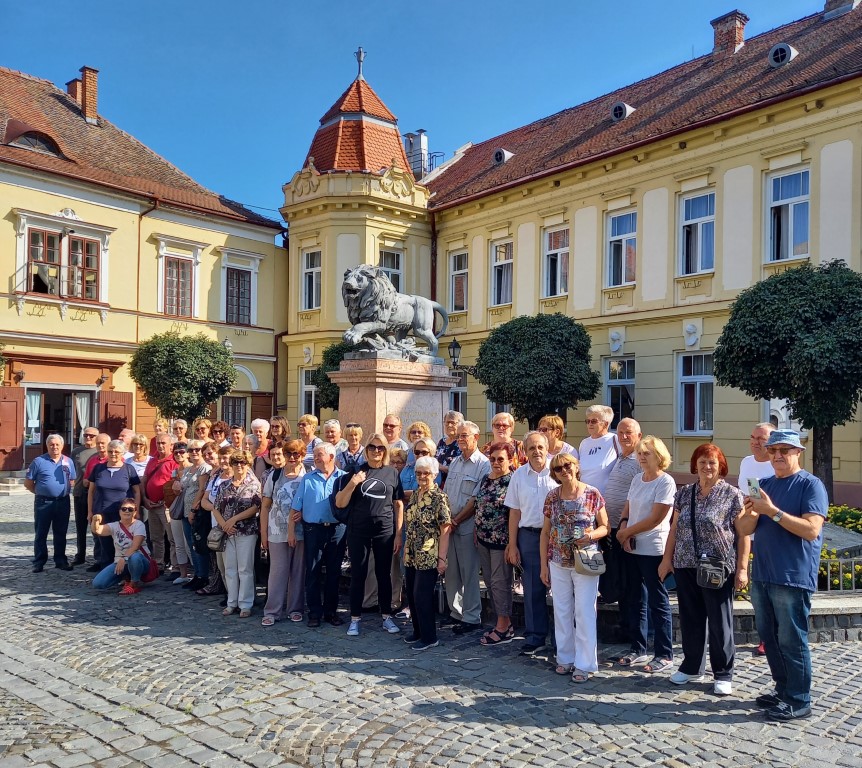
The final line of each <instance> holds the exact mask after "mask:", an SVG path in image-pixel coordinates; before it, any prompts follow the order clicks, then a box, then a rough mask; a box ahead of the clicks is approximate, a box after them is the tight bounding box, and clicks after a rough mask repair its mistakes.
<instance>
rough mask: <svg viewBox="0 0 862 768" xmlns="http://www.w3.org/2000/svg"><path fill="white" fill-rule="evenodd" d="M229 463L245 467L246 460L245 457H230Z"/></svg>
mask: <svg viewBox="0 0 862 768" xmlns="http://www.w3.org/2000/svg"><path fill="white" fill-rule="evenodd" d="M230 463H231V464H233V465H234V466H235V467H247V466H248V462H247V461H246V460H245V459H231V460H230Z"/></svg>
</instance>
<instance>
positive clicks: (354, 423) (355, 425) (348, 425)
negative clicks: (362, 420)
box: [344, 421, 359, 429]
mask: <svg viewBox="0 0 862 768" xmlns="http://www.w3.org/2000/svg"><path fill="white" fill-rule="evenodd" d="M358 426H359V424H357V423H356V422H353V421H351V422H350V424H345V425H344V428H345V429H356V427H358Z"/></svg>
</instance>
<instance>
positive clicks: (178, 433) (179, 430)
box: [171, 419, 189, 443]
mask: <svg viewBox="0 0 862 768" xmlns="http://www.w3.org/2000/svg"><path fill="white" fill-rule="evenodd" d="M171 430H172V431H173V433H174V439H175V440H176V441H177V442H178V443H185V442H186V441H188V440H189V435H188V432H189V423H188V422H187V421H186V420H185V419H174V423H173V426H172V427H171Z"/></svg>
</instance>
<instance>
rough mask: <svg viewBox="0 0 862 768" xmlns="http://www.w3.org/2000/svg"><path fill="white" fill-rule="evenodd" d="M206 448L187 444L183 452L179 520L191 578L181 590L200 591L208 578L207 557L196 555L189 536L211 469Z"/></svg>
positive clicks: (199, 442) (198, 442)
mask: <svg viewBox="0 0 862 768" xmlns="http://www.w3.org/2000/svg"><path fill="white" fill-rule="evenodd" d="M205 445H206V443H205V442H204V441H203V440H190V441H189V443H188V446H187V448H186V450H187V455H188V459H189V466H188V467H186V469H185V471H184V472H183V473H182V475H180V477H179V483H180V494H181V495H182V497H183V502H182V504H183V517H182V520H181V523H182V526H183V536H184V540H185V543H186V552H187V553H188V555H189V557H190V559H191V561H192V566H193V567H194V578H193V579H192V580H191V581H189V582H187V583H186V584H183V589H202V588H203V587H205V586H206V585H207V582H208V581H209V577H210V570H209V568H210V559H209V554H207V555H202V554H200V553H198V551H197V549H196V548H195V541H194V536H193V535H192V529H193V526H194V524H195V515H197V514H202V513H203V511H202V510H201V507H200V496H201V483H202V482H203V481H204V478H206V477H207V475H209V473H210V471H211V470H212V467H211V466H210V465H209V464H207V463H206V461H205V460H204V456H203V449H204V446H205ZM177 503H178V502H177ZM203 514H205V513H203ZM174 535H176V533H174Z"/></svg>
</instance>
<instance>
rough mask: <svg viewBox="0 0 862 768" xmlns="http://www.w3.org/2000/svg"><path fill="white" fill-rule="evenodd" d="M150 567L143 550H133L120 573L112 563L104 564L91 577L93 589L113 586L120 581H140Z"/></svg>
mask: <svg viewBox="0 0 862 768" xmlns="http://www.w3.org/2000/svg"><path fill="white" fill-rule="evenodd" d="M149 568H150V561H149V560H148V559H147V557H146V555H144V554H143V552H135V554H133V555H132V556H131V557H130V558H129V559H128V561H127V562H126V567H125V568H124V569H123V572H122V573H116V571H115V566H114V563H111V564H110V565H106V566H105V567H104V568H103V569H102V570H101V571H99V572H98V573H97V574H96V578H94V579H93V587H94V588H95V589H108V588H109V587H115V586H117V584H119V583H120V582H121V581H140V580H141V579H142V578H143V577H144V574H145V573H146V572H147V571H148V570H149Z"/></svg>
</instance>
